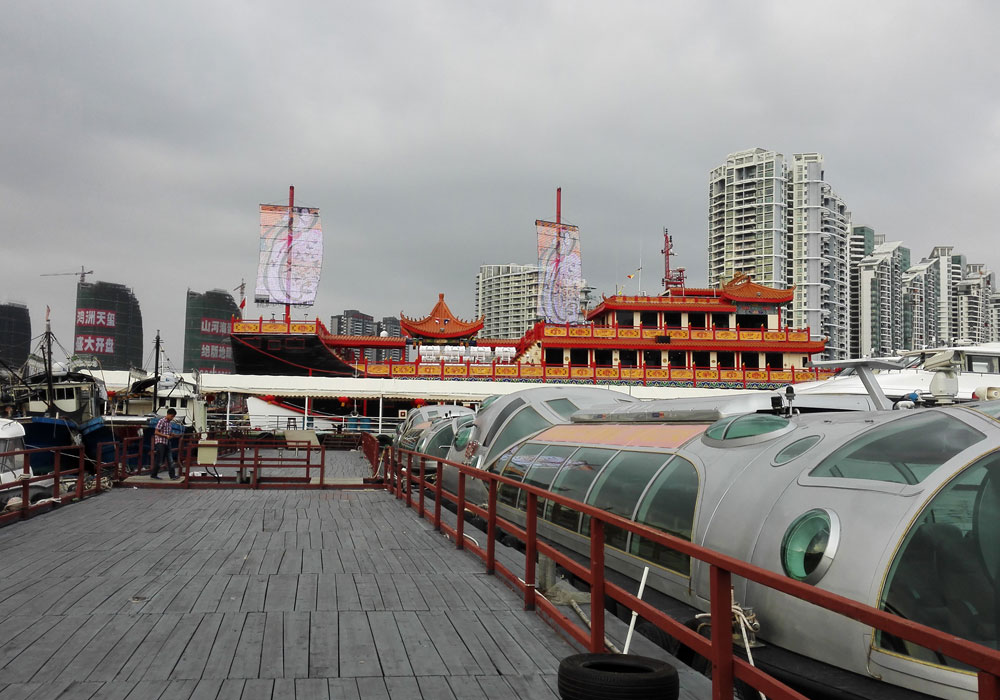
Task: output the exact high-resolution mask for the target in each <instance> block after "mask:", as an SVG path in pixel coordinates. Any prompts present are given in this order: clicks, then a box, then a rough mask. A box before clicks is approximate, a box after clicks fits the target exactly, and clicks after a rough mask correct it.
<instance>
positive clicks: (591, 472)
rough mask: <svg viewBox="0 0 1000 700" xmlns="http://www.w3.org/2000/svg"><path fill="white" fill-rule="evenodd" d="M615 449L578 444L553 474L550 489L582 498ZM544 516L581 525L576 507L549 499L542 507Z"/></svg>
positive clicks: (568, 524) (571, 525) (568, 525)
mask: <svg viewBox="0 0 1000 700" xmlns="http://www.w3.org/2000/svg"><path fill="white" fill-rule="evenodd" d="M616 451H617V450H609V449H605V448H602V447H581V448H580V449H579V450H577V451H576V453H575V454H574V455H573V458H572V459H569V460H567V461H566V465H565V466H564V467H563V468H562V469H561V470H559V473H558V474H556V478H555V480H554V481H553V482H552V488H551V491H552V493H557V494H559V495H560V496H565V497H566V498H574V499H576V500H578V501H582V500H583V499H584V498H585V497H586V496H587V490H588V489H589V488H590V485H591V484H592V483H593V482H594V477H596V476H597V474H598V473H599V472H600V471H601V469H602V468H603V467H604V465H605V464H607V463H608V460H609V459H611V457H613V456H614V454H615V452H616ZM545 519H546V520H550V521H552V522H553V523H555V524H556V525H561V526H562V527H565V528H568V529H570V530H574V531H575V530H577V529H579V525H580V513H579V512H578V511H576V510H573V509H572V508H566V507H564V506H561V505H559V504H558V503H553V502H551V501H550V502H549V503H548V506H547V507H546V509H545Z"/></svg>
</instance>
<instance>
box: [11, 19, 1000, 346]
mask: <svg viewBox="0 0 1000 700" xmlns="http://www.w3.org/2000/svg"><path fill="white" fill-rule="evenodd" d="M998 8H1000V5H994V4H992V3H988V2H940V1H935V2H915V1H913V0H906V1H905V2H884V1H881V0H880V1H878V2H870V1H866V2H856V3H855V2H837V3H823V4H819V3H804V2H773V3H768V2H753V3H749V2H701V1H698V2H654V1H652V0H650V1H649V2H620V1H618V2H585V1H581V0H577V1H572V2H571V1H567V2H543V1H539V0H530V1H525V2H515V1H510V0H504V1H501V0H496V1H494V2H476V1H469V0H463V1H461V2H459V1H458V0H455V1H453V2H420V1H413V0H407V1H400V2H377V1H374V2H357V1H355V2H333V1H330V0H323V1H322V2H320V1H318V0H317V1H313V0H298V1H296V0H282V2H277V1H259V0H258V1H247V0H242V1H240V2H213V1H212V0H198V1H197V2H194V1H191V0H176V1H175V2H171V3H139V2H134V1H133V0H127V1H126V0H107V1H101V2H90V1H87V0H81V1H80V2H55V3H53V2H38V0H13V1H11V0H8V2H6V3H4V11H3V20H2V22H0V90H2V93H0V94H2V97H0V146H2V148H0V154H2V155H0V231H2V235H3V242H4V244H3V253H2V256H0V301H18V302H21V303H26V304H28V306H29V307H30V309H31V318H32V332H33V333H34V334H36V335H37V334H39V333H40V332H41V331H42V330H43V324H44V313H45V306H46V305H49V306H51V307H52V319H53V329H54V331H55V332H56V334H57V336H58V337H59V339H60V341H61V342H62V344H63V345H64V346H65V347H66V348H71V347H72V341H73V310H74V306H75V290H76V286H75V283H76V278H75V277H72V276H64V277H41V276H40V275H41V274H42V273H53V272H70V271H73V270H79V269H80V266H81V265H83V266H85V267H86V269H88V270H93V271H94V274H93V275H92V276H91V277H90V279H92V280H94V279H96V280H105V281H109V282H118V283H122V284H126V285H128V286H131V287H132V288H133V289H134V291H135V294H136V296H137V297H138V299H139V303H140V305H141V307H142V313H143V323H144V326H145V343H146V345H147V347H151V346H152V342H153V336H154V333H155V331H156V329H160V330H161V331H162V333H163V337H164V341H165V343H166V351H167V354H168V355H169V356H170V357H171V359H173V360H174V361H175V362H176V363H177V364H178V365H179V364H180V362H181V358H182V355H183V326H184V304H185V292H186V290H187V289H193V290H196V291H205V290H207V289H213V288H223V289H227V290H231V289H233V288H235V287H237V286H238V285H239V284H240V280H241V279H246V281H247V283H248V285H250V289H251V298H252V285H253V282H254V277H255V274H256V263H257V245H258V242H257V237H258V209H257V206H258V204H260V203H278V204H280V203H283V202H287V198H288V186H289V185H294V186H295V191H296V203H297V204H301V205H307V206H315V207H319V208H320V210H321V213H322V217H323V227H324V230H325V241H326V258H325V263H324V269H323V277H322V282H321V285H320V292H319V299H318V302H317V305H316V306H315V307H313V308H312V309H311V310H310V311H308V315H309V317H314V316H319V317H320V318H322V319H324V321H328V320H329V316H330V315H331V314H334V313H339V312H340V311H341V310H343V309H345V308H356V309H360V310H362V311H364V312H366V313H370V314H372V315H373V316H375V317H376V318H380V317H382V316H398V315H399V313H400V312H403V313H405V314H406V315H408V316H416V317H421V316H423V315H425V314H426V313H427V312H429V311H430V308H431V306H432V305H433V304H434V303H435V301H436V300H437V294H438V293H439V292H443V293H444V294H445V295H446V300H447V302H448V303H449V305H450V306H451V308H452V310H453V311H454V312H455V313H456V314H457V315H459V316H461V317H464V318H470V317H472V315H473V311H474V300H473V289H474V283H475V275H476V272H477V271H478V267H479V265H481V264H487V263H489V264H492V263H508V262H515V263H531V262H534V260H535V255H536V252H535V230H534V221H535V219H539V218H542V219H552V218H553V217H554V216H555V191H556V188H557V187H560V186H561V187H562V188H563V200H562V203H563V209H562V212H563V220H564V221H566V222H569V223H573V224H576V225H578V226H579V227H580V231H581V248H582V254H583V274H584V277H585V278H586V279H587V281H588V283H590V284H591V285H593V286H595V287H597V289H598V290H599V291H600V292H604V293H608V294H610V293H612V292H613V291H614V289H615V285H616V284H621V283H623V282H626V281H628V280H626V279H625V276H626V275H627V274H629V273H631V272H632V271H634V270H635V268H637V267H638V266H639V264H640V257H641V262H642V267H643V273H642V286H643V288H644V289H645V290H646V291H649V292H651V293H655V292H658V291H659V290H660V282H659V280H660V278H661V277H662V275H663V258H662V256H661V255H660V249H661V247H662V244H663V239H662V235H663V234H662V230H663V227H664V226H668V227H669V228H670V231H671V233H672V234H673V235H674V242H675V246H676V252H677V253H678V256H677V257H676V258H675V259H674V265H681V266H684V267H686V268H687V270H688V274H689V279H690V280H691V281H692V282H693V283H696V284H699V283H704V282H705V280H706V272H705V267H706V237H707V233H706V232H707V181H708V173H709V171H710V170H711V169H712V168H713V167H715V166H717V165H719V164H721V163H723V162H724V161H725V158H726V156H727V154H729V153H733V152H735V151H739V150H743V149H746V148H752V147H755V146H761V147H764V148H767V149H773V150H777V151H779V152H782V153H784V154H785V155H787V156H790V155H791V154H793V153H801V152H814V151H815V152H819V153H822V154H823V155H824V157H825V170H826V177H827V180H828V181H829V182H830V183H831V184H832V185H833V188H834V189H835V190H836V191H837V192H838V193H839V194H840V195H841V196H842V197H843V198H844V199H845V200H846V202H847V203H848V206H849V207H850V209H851V211H852V212H853V220H854V224H855V225H861V224H864V225H869V226H872V227H874V228H875V230H876V231H878V232H880V233H885V234H886V235H887V237H888V239H889V240H902V241H904V243H905V244H906V245H908V246H909V247H910V249H911V250H912V255H913V259H914V261H917V260H919V259H920V258H921V257H923V256H926V255H927V254H928V253H929V252H930V249H931V248H932V247H933V246H934V245H937V244H950V245H954V246H955V247H956V252H960V253H964V254H965V255H966V256H967V257H968V259H969V261H970V262H983V263H986V264H987V265H988V266H989V267H990V268H991V269H993V270H997V271H1000V245H998V242H997V240H998V239H997V235H996V234H997V231H996V229H997V220H998V217H997V214H996V209H997V189H998V184H997V183H998V178H997V167H996V166H997V163H998V162H1000V99H998V97H1000V95H998V92H1000V88H998V85H1000V81H998V77H1000V75H998V73H1000V68H998V66H1000V61H998V60H997V57H996V33H997V28H998V27H1000V10H998ZM637 282H638V278H636V279H635V280H632V281H628V283H629V286H628V287H626V291H627V292H628V293H635V292H636V291H638V287H637ZM274 311H276V312H278V313H280V310H279V309H274ZM248 312H249V313H248V315H250V316H256V315H258V314H259V313H264V314H266V316H267V317H269V316H270V314H271V313H272V309H270V308H268V309H264V308H260V309H255V308H254V306H253V304H252V303H250V304H249V305H248ZM302 315H303V313H302V312H300V313H299V314H298V315H297V317H301V316H302Z"/></svg>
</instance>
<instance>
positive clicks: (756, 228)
mask: <svg viewBox="0 0 1000 700" xmlns="http://www.w3.org/2000/svg"><path fill="white" fill-rule="evenodd" d="M850 233H851V213H850V212H849V211H848V209H847V206H846V204H845V203H844V201H843V200H842V199H840V198H839V197H838V196H837V195H836V193H834V191H833V189H832V188H831V187H830V185H829V184H828V183H827V182H826V181H825V176H824V172H823V157H822V156H821V155H819V154H818V153H800V154H796V155H793V156H792V160H791V162H790V163H788V162H786V159H785V157H784V156H783V155H781V154H780V153H777V152H775V151H768V150H765V149H763V148H755V149H751V150H747V151H740V152H738V153H733V154H731V155H730V156H729V157H728V158H727V159H726V162H725V164H723V165H720V166H719V167H717V168H715V169H713V170H712V171H711V173H710V175H709V194H708V282H709V285H710V286H713V287H718V286H721V285H722V284H723V283H725V282H726V281H728V280H730V279H732V278H733V277H734V276H735V275H736V274H738V273H741V272H742V273H745V274H747V275H749V276H750V277H751V278H753V280H754V281H755V282H759V283H761V284H766V285H769V286H773V287H777V288H779V289H784V288H787V287H789V286H792V285H794V286H795V296H794V298H793V300H792V303H791V305H790V308H789V310H788V313H787V316H786V318H787V320H788V323H789V325H791V326H793V327H796V328H809V329H810V335H811V336H812V337H814V338H819V337H823V336H826V338H827V346H826V352H825V353H824V354H823V355H822V356H821V358H822V359H843V358H846V357H848V354H849V352H850V349H849V337H850V329H849V304H850V280H849V277H848V274H849V273H848V252H849V251H848V246H849V238H850Z"/></svg>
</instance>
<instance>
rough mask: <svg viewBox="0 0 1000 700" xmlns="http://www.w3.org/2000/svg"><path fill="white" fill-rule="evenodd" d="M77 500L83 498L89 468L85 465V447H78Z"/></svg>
mask: <svg viewBox="0 0 1000 700" xmlns="http://www.w3.org/2000/svg"><path fill="white" fill-rule="evenodd" d="M76 455H77V457H76V500H78V501H82V500H83V480H84V478H85V477H86V475H87V470H86V469H84V466H83V448H82V447H77V448H76Z"/></svg>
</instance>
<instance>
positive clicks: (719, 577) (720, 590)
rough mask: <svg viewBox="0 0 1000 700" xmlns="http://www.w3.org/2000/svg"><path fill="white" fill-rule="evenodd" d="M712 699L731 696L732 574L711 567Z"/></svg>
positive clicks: (722, 698)
mask: <svg viewBox="0 0 1000 700" xmlns="http://www.w3.org/2000/svg"><path fill="white" fill-rule="evenodd" d="M710 575H711V593H710V595H711V605H712V613H711V615H712V617H711V619H712V700H729V699H730V698H732V697H733V634H732V629H733V611H732V599H733V597H732V596H733V594H732V576H731V574H730V573H729V572H728V571H726V570H725V569H720V568H719V567H718V566H714V565H713V566H712V567H711V574H710Z"/></svg>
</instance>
